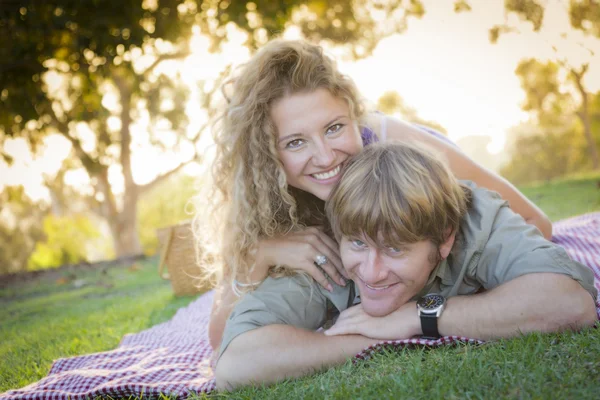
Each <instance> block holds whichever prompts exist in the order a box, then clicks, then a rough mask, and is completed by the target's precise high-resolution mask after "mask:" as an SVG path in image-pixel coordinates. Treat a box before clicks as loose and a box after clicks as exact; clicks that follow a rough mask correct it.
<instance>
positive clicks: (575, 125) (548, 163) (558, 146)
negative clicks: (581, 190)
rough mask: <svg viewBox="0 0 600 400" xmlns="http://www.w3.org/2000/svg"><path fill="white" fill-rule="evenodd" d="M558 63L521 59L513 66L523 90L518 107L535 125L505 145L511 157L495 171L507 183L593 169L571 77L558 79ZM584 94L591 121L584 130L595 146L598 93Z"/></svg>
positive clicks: (599, 141)
mask: <svg viewBox="0 0 600 400" xmlns="http://www.w3.org/2000/svg"><path fill="white" fill-rule="evenodd" d="M561 68H562V66H561V65H560V64H559V63H556V62H552V61H548V62H546V63H542V62H540V61H537V60H535V59H526V60H523V61H521V62H520V63H519V65H518V66H517V68H516V70H515V73H516V75H517V76H518V77H519V80H520V81H521V87H522V88H523V90H524V91H525V102H524V103H523V105H522V108H523V110H525V111H529V112H530V113H531V115H532V116H533V118H534V120H535V122H536V124H537V126H538V128H537V133H536V134H534V135H524V134H522V136H521V137H518V138H517V139H516V142H515V143H514V144H512V145H511V146H510V148H508V149H507V151H508V152H509V153H510V154H511V155H512V159H511V160H510V162H509V163H508V164H506V165H505V166H504V167H503V168H502V170H501V173H502V174H503V175H504V176H505V177H506V178H507V179H509V180H511V181H513V182H516V183H525V182H531V181H536V180H549V179H552V178H556V177H559V176H563V175H565V174H570V173H573V172H576V171H581V170H586V169H592V168H594V163H593V157H590V145H589V140H588V138H587V136H586V132H585V119H584V118H582V117H583V116H584V113H583V111H582V105H581V101H578V99H577V98H576V97H574V96H573V93H574V92H575V90H576V89H575V88H574V87H573V79H574V78H570V79H568V80H567V81H562V82H561V80H560V79H559V72H560V70H561ZM569 87H570V88H571V90H569ZM588 97H589V98H590V101H589V102H588V104H587V107H586V113H587V115H588V116H589V121H591V124H590V129H588V131H589V133H590V135H591V138H592V143H593V145H594V146H595V147H596V149H598V148H600V129H598V128H599V127H600V107H599V106H600V92H598V93H596V94H593V95H592V94H590V95H589V96H588ZM582 122H584V123H582Z"/></svg>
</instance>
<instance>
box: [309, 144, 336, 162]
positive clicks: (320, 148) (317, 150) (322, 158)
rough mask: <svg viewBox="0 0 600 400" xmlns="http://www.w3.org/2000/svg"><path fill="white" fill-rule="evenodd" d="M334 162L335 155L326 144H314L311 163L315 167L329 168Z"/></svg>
mask: <svg viewBox="0 0 600 400" xmlns="http://www.w3.org/2000/svg"><path fill="white" fill-rule="evenodd" d="M334 161H335V153H334V152H333V149H332V148H331V146H329V144H327V142H321V143H316V144H315V147H314V152H313V163H314V164H315V166H317V167H323V168H326V167H331V166H332V164H333V162H334Z"/></svg>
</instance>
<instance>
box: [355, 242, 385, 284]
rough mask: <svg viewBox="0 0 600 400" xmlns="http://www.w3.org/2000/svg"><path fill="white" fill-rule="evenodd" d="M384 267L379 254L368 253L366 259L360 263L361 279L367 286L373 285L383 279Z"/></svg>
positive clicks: (375, 252) (372, 251) (376, 252)
mask: <svg viewBox="0 0 600 400" xmlns="http://www.w3.org/2000/svg"><path fill="white" fill-rule="evenodd" d="M385 273H386V272H385V266H384V265H383V260H382V259H381V257H380V255H379V252H378V251H376V250H371V251H369V253H368V255H367V257H366V259H365V260H364V262H363V263H361V271H360V276H361V278H362V279H363V280H364V281H365V282H366V283H368V284H375V283H377V282H380V281H382V280H384V279H385Z"/></svg>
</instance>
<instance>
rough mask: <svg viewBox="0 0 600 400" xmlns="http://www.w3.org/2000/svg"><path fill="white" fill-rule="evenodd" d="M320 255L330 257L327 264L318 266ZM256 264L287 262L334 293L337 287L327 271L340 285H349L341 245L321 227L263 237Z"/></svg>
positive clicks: (288, 265)
mask: <svg viewBox="0 0 600 400" xmlns="http://www.w3.org/2000/svg"><path fill="white" fill-rule="evenodd" d="M317 256H325V257H327V263H325V264H323V265H321V266H320V267H319V266H317V265H316V264H315V259H316V258H317ZM256 263H257V265H261V266H266V267H267V268H268V267H269V266H272V265H284V266H286V267H288V268H291V269H294V270H298V271H304V272H306V273H308V274H309V275H310V276H312V277H313V278H314V279H315V280H316V281H317V282H319V284H320V285H321V286H323V287H324V288H325V289H327V290H329V291H330V292H331V291H333V287H332V286H331V283H329V281H328V280H327V276H326V274H327V275H329V277H330V278H331V279H333V281H334V282H336V283H338V284H339V285H341V286H345V285H346V282H345V280H344V277H346V278H347V276H346V272H345V271H344V267H343V265H342V260H341V259H340V255H339V246H338V244H337V243H336V242H335V240H333V239H331V238H330V237H329V236H327V235H326V234H325V232H323V229H322V228H318V227H310V228H306V229H304V230H302V231H299V232H292V233H289V234H287V235H285V236H280V237H276V238H269V239H263V240H261V242H260V244H259V249H258V254H257V258H256Z"/></svg>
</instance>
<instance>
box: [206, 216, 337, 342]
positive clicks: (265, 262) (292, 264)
mask: <svg viewBox="0 0 600 400" xmlns="http://www.w3.org/2000/svg"><path fill="white" fill-rule="evenodd" d="M319 255H324V256H326V257H327V263H326V264H324V265H322V266H321V267H320V268H319V267H317V266H316V265H315V263H314V260H315V258H316V257H317V256H319ZM272 265H285V266H287V267H288V268H291V269H294V270H296V271H302V272H305V273H307V274H308V275H310V276H312V277H313V278H314V279H315V281H317V282H318V283H319V284H320V285H321V286H323V287H324V288H325V289H327V290H329V291H333V287H332V286H331V283H330V282H329V278H331V279H332V280H333V281H335V282H336V283H337V284H339V285H341V286H345V285H346V283H345V280H344V277H343V274H345V272H344V268H343V266H342V260H341V259H340V257H339V250H338V245H337V243H336V242H335V241H334V240H333V239H331V238H330V237H328V236H327V235H326V234H325V233H324V232H323V230H322V229H320V228H317V227H309V228H306V229H304V230H302V231H298V232H291V233H289V234H287V235H284V236H280V237H274V238H269V239H263V240H261V241H260V242H259V244H258V251H257V253H256V265H255V267H254V270H253V271H252V273H251V274H250V276H249V277H248V279H249V282H262V281H264V280H265V279H266V278H267V274H268V271H269V267H270V266H272ZM328 277H329V278H328ZM249 282H241V283H249ZM237 299H238V297H237V295H236V294H235V293H234V292H233V289H232V287H231V279H230V278H228V277H224V278H223V280H222V281H221V282H220V283H219V285H217V289H216V290H215V297H214V300H213V307H212V311H211V315H210V322H209V326H208V339H209V342H210V345H211V346H212V348H213V349H216V348H218V347H219V346H220V344H221V339H222V338H223V331H224V330H225V323H226V322H227V318H229V314H231V310H232V309H233V307H234V306H235V303H236V302H237Z"/></svg>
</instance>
